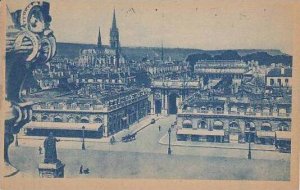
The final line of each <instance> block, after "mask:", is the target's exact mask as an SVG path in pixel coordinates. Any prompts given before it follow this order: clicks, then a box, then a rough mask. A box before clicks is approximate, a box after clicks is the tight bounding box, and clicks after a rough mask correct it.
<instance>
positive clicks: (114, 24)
mask: <svg viewBox="0 0 300 190" xmlns="http://www.w3.org/2000/svg"><path fill="white" fill-rule="evenodd" d="M111 28H112V29H117V20H116V10H115V9H114V14H113V20H112V27H111Z"/></svg>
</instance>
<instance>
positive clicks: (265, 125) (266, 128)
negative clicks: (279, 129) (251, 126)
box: [261, 123, 272, 131]
mask: <svg viewBox="0 0 300 190" xmlns="http://www.w3.org/2000/svg"><path fill="white" fill-rule="evenodd" d="M261 130H262V131H272V126H271V124H270V123H263V124H262V125H261Z"/></svg>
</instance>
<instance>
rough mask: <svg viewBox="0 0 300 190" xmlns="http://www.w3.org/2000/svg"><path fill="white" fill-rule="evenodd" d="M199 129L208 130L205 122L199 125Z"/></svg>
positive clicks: (202, 121)
mask: <svg viewBox="0 0 300 190" xmlns="http://www.w3.org/2000/svg"><path fill="white" fill-rule="evenodd" d="M198 128H200V129H207V124H206V122H205V121H204V120H201V121H200V122H199V124H198Z"/></svg>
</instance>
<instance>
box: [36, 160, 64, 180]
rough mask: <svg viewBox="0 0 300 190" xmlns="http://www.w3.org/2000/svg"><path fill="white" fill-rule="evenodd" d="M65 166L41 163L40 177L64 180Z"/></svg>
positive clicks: (58, 163)
mask: <svg viewBox="0 0 300 190" xmlns="http://www.w3.org/2000/svg"><path fill="white" fill-rule="evenodd" d="M64 168H65V164H63V163H61V162H57V163H40V164H39V176H40V177H45V178H63V177H64Z"/></svg>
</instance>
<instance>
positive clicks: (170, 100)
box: [168, 93, 178, 114]
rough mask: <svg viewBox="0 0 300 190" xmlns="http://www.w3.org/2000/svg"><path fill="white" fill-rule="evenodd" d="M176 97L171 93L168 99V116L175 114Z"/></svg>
mask: <svg viewBox="0 0 300 190" xmlns="http://www.w3.org/2000/svg"><path fill="white" fill-rule="evenodd" d="M177 97H178V95H177V94H176V93H172V94H170V95H169V97H168V104H169V105H168V109H169V110H168V111H169V112H168V113H169V114H177V101H176V100H177Z"/></svg>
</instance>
